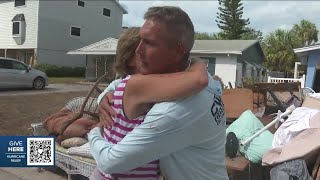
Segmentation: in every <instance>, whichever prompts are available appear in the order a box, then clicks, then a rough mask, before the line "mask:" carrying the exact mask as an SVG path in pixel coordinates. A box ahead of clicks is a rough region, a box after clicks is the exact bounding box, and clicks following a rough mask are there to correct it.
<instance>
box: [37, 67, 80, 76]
mask: <svg viewBox="0 0 320 180" xmlns="http://www.w3.org/2000/svg"><path fill="white" fill-rule="evenodd" d="M33 68H35V69H38V70H40V71H43V72H45V73H46V74H47V76H48V77H84V76H85V71H86V70H85V68H84V67H67V66H62V67H58V66H56V65H52V64H37V65H35V66H34V67H33Z"/></svg>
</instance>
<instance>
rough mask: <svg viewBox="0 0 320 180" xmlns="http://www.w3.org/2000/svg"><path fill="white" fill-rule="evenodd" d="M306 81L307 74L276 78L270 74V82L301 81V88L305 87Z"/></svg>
mask: <svg viewBox="0 0 320 180" xmlns="http://www.w3.org/2000/svg"><path fill="white" fill-rule="evenodd" d="M305 81H306V76H305V75H303V76H302V77H301V78H297V79H295V78H274V77H270V76H268V83H286V82H300V83H301V88H304V86H305Z"/></svg>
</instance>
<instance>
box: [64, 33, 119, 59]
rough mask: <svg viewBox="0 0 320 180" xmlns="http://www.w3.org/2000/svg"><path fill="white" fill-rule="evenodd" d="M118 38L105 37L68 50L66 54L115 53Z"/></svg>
mask: <svg viewBox="0 0 320 180" xmlns="http://www.w3.org/2000/svg"><path fill="white" fill-rule="evenodd" d="M117 44H118V39H115V38H111V37H110V38H107V39H104V40H101V41H99V42H96V43H93V44H90V45H88V46H85V47H83V48H80V49H76V50H72V51H69V52H68V53H67V54H88V55H89V54H91V55H115V54H116V49H117Z"/></svg>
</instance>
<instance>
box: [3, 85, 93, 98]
mask: <svg viewBox="0 0 320 180" xmlns="http://www.w3.org/2000/svg"><path fill="white" fill-rule="evenodd" d="M91 87H92V85H91V84H49V86H47V87H46V88H45V89H43V90H33V89H1V90H0V96H16V95H35V94H46V93H66V92H83V91H89V90H90V89H91Z"/></svg>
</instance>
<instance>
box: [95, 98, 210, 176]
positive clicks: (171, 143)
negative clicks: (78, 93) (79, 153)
mask: <svg viewBox="0 0 320 180" xmlns="http://www.w3.org/2000/svg"><path fill="white" fill-rule="evenodd" d="M161 104H164V103H161ZM166 104H170V105H171V106H166V107H161V108H162V109H167V110H168V111H162V112H159V111H158V112H152V110H151V111H150V112H149V113H148V115H147V116H146V118H145V120H144V122H143V123H142V124H141V125H139V126H137V127H136V128H134V130H133V131H132V132H130V133H128V134H127V135H126V136H125V137H124V138H123V140H122V141H121V142H119V143H118V144H114V145H112V144H110V143H108V142H107V141H106V140H105V139H104V138H103V137H102V136H101V134H100V130H99V129H98V128H96V129H93V130H92V131H91V132H90V133H89V141H90V147H91V153H92V155H93V157H94V158H95V160H96V162H97V165H98V167H99V168H100V169H101V170H102V171H104V172H105V173H123V172H128V171H130V170H132V169H135V168H137V167H140V166H142V165H145V164H147V163H149V162H152V161H153V160H156V159H159V158H161V157H164V156H167V155H169V154H171V153H173V152H176V151H178V150H181V149H184V148H186V147H188V146H190V145H192V144H195V143H201V142H203V141H206V140H208V138H209V137H210V138H211V137H212V132H208V131H206V129H207V128H206V127H208V126H210V125H209V124H208V122H206V121H203V120H202V119H201V118H200V117H201V116H197V115H196V113H195V112H190V109H186V108H183V107H182V108H181V104H179V105H177V103H166ZM155 106H159V104H156V105H155ZM179 106H180V107H179ZM178 107H179V108H178ZM153 108H155V107H153ZM157 109H159V107H158V108H157ZM169 111H170V112H169ZM191 111H192V110H191ZM171 112H174V113H171ZM200 113H201V112H200ZM174 114H175V115H177V114H178V115H180V116H178V117H179V119H181V120H177V119H176V118H175V116H173V115H174ZM197 117H198V119H197ZM189 118H190V119H189ZM201 130H202V131H201Z"/></svg>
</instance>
